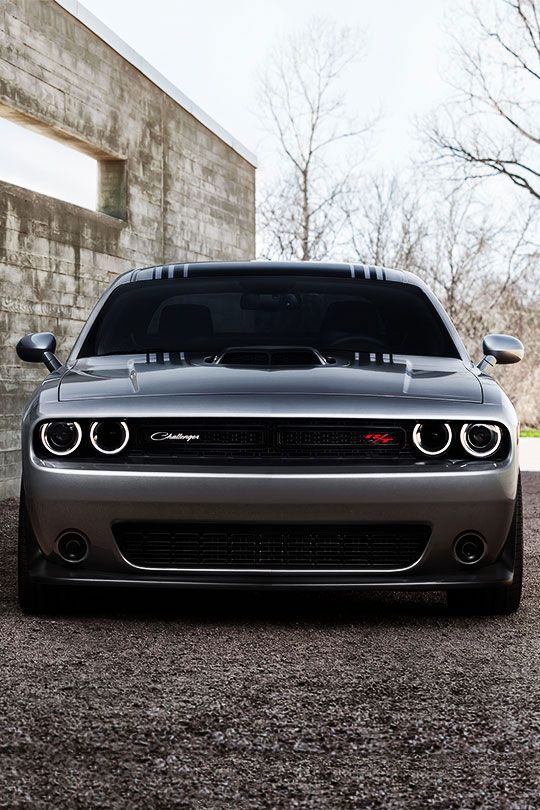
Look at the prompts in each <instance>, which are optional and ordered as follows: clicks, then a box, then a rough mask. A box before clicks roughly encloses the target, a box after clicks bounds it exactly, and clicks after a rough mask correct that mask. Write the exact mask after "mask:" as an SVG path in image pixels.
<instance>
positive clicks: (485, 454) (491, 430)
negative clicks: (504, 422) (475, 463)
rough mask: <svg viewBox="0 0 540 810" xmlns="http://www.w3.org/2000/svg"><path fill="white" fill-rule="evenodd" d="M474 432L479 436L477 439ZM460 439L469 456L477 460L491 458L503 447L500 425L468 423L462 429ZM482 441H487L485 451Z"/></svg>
mask: <svg viewBox="0 0 540 810" xmlns="http://www.w3.org/2000/svg"><path fill="white" fill-rule="evenodd" d="M474 432H476V434H477V436H476V437H475V436H474ZM484 437H485V439H484ZM459 438H460V440H461V444H462V445H463V447H464V449H465V450H466V451H467V453H469V455H471V456H474V457H475V458H489V456H492V455H493V453H495V452H496V451H497V450H498V449H499V447H500V445H501V442H502V431H501V429H500V427H499V426H498V425H491V424H488V423H486V422H467V423H466V424H464V425H463V427H462V428H461V431H460V434H459ZM482 441H485V448H484V449H482V446H481V443H482Z"/></svg>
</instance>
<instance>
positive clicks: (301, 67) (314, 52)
mask: <svg viewBox="0 0 540 810" xmlns="http://www.w3.org/2000/svg"><path fill="white" fill-rule="evenodd" d="M359 51H360V46H359V36H358V32H355V31H352V30H351V29H348V28H336V27H335V26H334V25H333V24H332V23H329V22H328V21H325V20H321V19H314V20H312V21H311V22H310V23H309V24H308V26H307V27H306V29H305V31H304V32H303V33H301V34H300V35H298V36H295V37H292V38H290V39H289V40H288V41H287V42H286V43H285V44H284V45H283V46H282V47H280V48H279V49H277V50H276V51H275V52H274V53H273V55H272V58H271V60H270V63H269V66H268V69H267V71H266V74H265V75H264V78H263V80H262V82H261V89H260V97H261V98H260V101H261V107H262V111H263V116H264V119H265V121H266V123H267V125H268V128H269V130H270V132H271V134H272V135H273V139H274V143H275V147H276V150H277V157H278V159H280V160H279V162H280V164H281V172H280V174H279V176H278V177H277V178H275V179H272V180H271V181H270V182H269V183H268V184H267V186H266V188H265V189H264V191H263V194H262V201H261V204H260V206H259V227H260V234H261V237H262V244H261V250H260V252H261V253H262V255H264V256H266V257H267V258H273V259H276V258H285V259H291V258H299V259H303V260H309V259H322V258H325V257H327V256H328V255H329V254H330V253H331V251H332V250H333V249H334V247H335V245H336V244H337V243H338V242H339V239H340V235H341V233H342V230H343V227H344V224H345V217H344V214H343V207H344V206H343V201H344V199H345V198H346V197H347V196H348V195H349V194H350V193H351V190H352V185H353V184H352V177H353V174H354V166H355V163H356V161H355V159H354V157H351V155H350V154H348V155H347V158H346V159H345V160H344V159H343V149H342V144H343V142H350V144H351V145H354V146H355V147H358V146H359V143H360V142H361V140H362V136H365V135H366V133H367V132H368V131H369V130H370V129H371V127H372V126H373V122H367V123H364V124H363V125H359V124H358V123H357V121H356V120H355V119H354V117H351V116H350V115H349V114H348V110H347V105H346V103H345V100H344V96H343V94H342V93H341V91H340V83H341V80H342V79H343V77H344V74H345V72H346V70H347V69H348V68H349V67H350V65H351V63H352V62H354V61H355V60H357V59H358V57H359Z"/></svg>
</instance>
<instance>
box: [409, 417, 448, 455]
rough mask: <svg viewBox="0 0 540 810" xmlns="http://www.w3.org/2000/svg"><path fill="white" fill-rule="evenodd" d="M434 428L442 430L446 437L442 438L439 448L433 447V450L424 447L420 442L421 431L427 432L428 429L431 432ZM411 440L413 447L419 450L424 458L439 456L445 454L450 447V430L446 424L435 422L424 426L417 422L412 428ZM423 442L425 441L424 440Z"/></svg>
mask: <svg viewBox="0 0 540 810" xmlns="http://www.w3.org/2000/svg"><path fill="white" fill-rule="evenodd" d="M435 427H439V428H443V430H444V432H445V434H446V436H443V437H442V443H441V446H440V447H437V446H435V447H434V448H433V449H431V450H430V449H429V447H426V446H425V444H424V443H423V441H422V431H425V430H429V429H430V428H431V429H432V430H433V429H434V428H435ZM412 439H413V442H414V445H415V447H417V448H418V450H420V452H421V453H422V454H423V455H425V456H441V455H442V454H443V453H445V452H446V451H447V450H448V448H449V447H450V445H451V444H452V428H451V427H450V425H449V424H448V422H437V423H432V424H431V425H429V424H424V423H422V422H418V423H417V424H416V425H415V426H414V430H413V435H412ZM424 441H425V439H424Z"/></svg>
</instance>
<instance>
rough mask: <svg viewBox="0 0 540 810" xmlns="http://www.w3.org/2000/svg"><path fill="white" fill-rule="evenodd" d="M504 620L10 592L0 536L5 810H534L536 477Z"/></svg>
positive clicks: (300, 601) (413, 604) (356, 605)
mask: <svg viewBox="0 0 540 810" xmlns="http://www.w3.org/2000/svg"><path fill="white" fill-rule="evenodd" d="M524 483H525V510H526V520H527V531H526V544H527V545H526V548H527V553H526V566H527V586H526V592H525V600H524V605H523V608H522V610H521V611H520V612H519V613H518V614H517V615H516V616H513V617H510V618H488V619H456V618H451V617H449V616H448V615H447V613H446V610H445V606H444V603H443V600H442V598H441V597H440V596H436V595H421V594H420V595H418V594H410V595H401V596H396V595H381V594H371V595H362V596H354V595H353V596H351V595H338V596H331V595H324V596H315V595H311V596H310V595H306V594H302V595H299V596H290V595H289V596H283V595H279V594H271V595H269V596H268V597H265V598H261V597H258V596H254V595H243V596H240V597H236V598H233V597H232V596H231V595H227V594H226V595H223V596H214V597H209V596H208V595H207V594H202V595H199V596H194V595H189V596H187V597H181V596H169V597H167V599H166V601H163V599H161V600H160V602H159V604H156V603H155V602H154V601H152V599H151V598H150V597H149V596H147V595H144V596H135V597H129V598H128V596H127V595H125V596H123V597H121V598H120V599H118V598H114V599H112V600H110V599H109V600H108V601H104V598H103V597H102V596H100V595H99V594H95V596H94V599H95V602H94V606H93V607H92V608H91V609H87V610H86V612H82V613H81V612H79V613H78V614H77V615H73V616H69V617H68V616H56V617H50V618H24V617H23V616H21V614H20V613H19V612H18V609H17V606H16V603H15V577H14V565H15V557H14V543H15V529H16V514H15V505H14V504H13V503H12V504H11V505H8V506H7V507H5V506H4V509H3V515H4V517H3V521H2V523H1V528H0V538H1V542H0V554H1V556H0V566H1V567H0V577H1V586H0V807H10V808H12V807H17V808H19V807H32V808H49V807H50V808H62V807H68V808H71V807H73V808H75V807H77V808H81V807H89V808H90V807H92V808H96V807H114V808H131V807H133V808H200V809H201V810H203V808H204V810H206V809H207V808H227V809H229V808H240V809H243V808H336V810H337V808H340V809H341V808H353V807H354V808H422V809H423V810H424V808H431V807H435V808H467V809H468V808H497V810H504V809H505V808H508V810H509V809H510V808H514V809H517V808H537V807H539V806H540V798H539V797H540V640H539V626H540V622H539V620H540V616H539V607H538V594H539V576H540V556H539V555H540V533H539V528H538V526H539V524H538V518H539V516H540V475H534V474H527V475H525V481H524Z"/></svg>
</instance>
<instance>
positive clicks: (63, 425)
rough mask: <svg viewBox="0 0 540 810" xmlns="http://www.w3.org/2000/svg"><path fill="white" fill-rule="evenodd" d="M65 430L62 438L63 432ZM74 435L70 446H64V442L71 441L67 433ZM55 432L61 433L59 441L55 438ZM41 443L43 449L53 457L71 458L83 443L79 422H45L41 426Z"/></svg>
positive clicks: (58, 437)
mask: <svg viewBox="0 0 540 810" xmlns="http://www.w3.org/2000/svg"><path fill="white" fill-rule="evenodd" d="M62 429H63V430H64V436H63V437H62V434H61V431H62ZM66 430H67V431H68V433H72V441H71V443H70V444H69V445H66V446H64V447H63V446H62V444H63V442H64V441H66V440H67V441H69V436H66V435H65V431H66ZM54 431H60V433H59V435H58V436H57V439H56V440H55V438H54ZM39 435H40V438H41V443H42V444H43V447H44V448H45V449H46V450H47V451H48V452H49V453H52V455H53V456H69V455H70V454H71V453H74V452H75V450H76V449H77V447H78V446H79V445H80V443H81V441H82V430H81V426H80V425H79V423H78V422H73V421H69V420H65V421H62V420H57V421H55V422H45V423H44V424H43V425H41V428H40V430H39ZM55 445H56V446H55Z"/></svg>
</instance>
